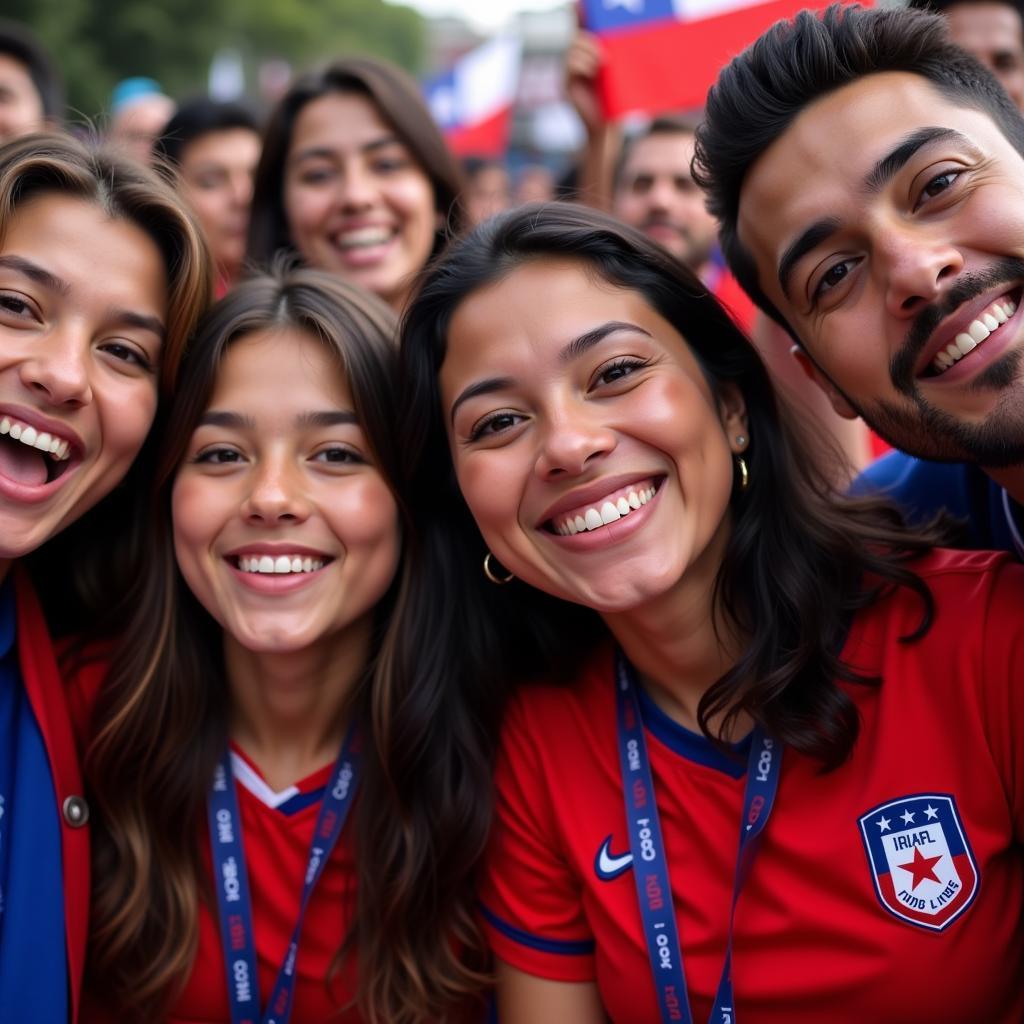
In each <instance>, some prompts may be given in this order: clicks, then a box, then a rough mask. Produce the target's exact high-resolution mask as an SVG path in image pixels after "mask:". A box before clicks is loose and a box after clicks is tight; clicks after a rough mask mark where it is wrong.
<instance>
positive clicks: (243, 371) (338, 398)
mask: <svg viewBox="0 0 1024 1024" xmlns="http://www.w3.org/2000/svg"><path fill="white" fill-rule="evenodd" d="M268 391H271V392H273V393H274V395H275V396H276V397H275V399H274V401H273V402H272V403H271V405H272V406H273V407H274V408H277V409H283V408H287V407H288V406H289V405H291V406H295V405H298V406H301V407H303V408H308V407H310V406H314V405H315V406H317V407H328V408H330V407H334V406H339V407H346V408H347V407H349V406H350V405H351V402H350V401H349V389H348V381H347V380H346V378H345V374H344V372H343V370H342V368H341V365H340V362H339V360H338V359H337V356H336V353H334V352H332V351H331V349H330V348H329V347H328V345H327V344H326V343H325V342H323V341H321V340H320V339H319V338H317V337H314V336H313V335H312V334H310V333H309V332H308V331H304V330H300V329H298V328H292V327H287V328H274V329H271V330H262V331H255V332H253V333H252V334H246V335H243V336H242V337H241V338H239V339H238V340H237V341H234V342H232V343H231V344H230V345H229V346H228V348H227V351H226V352H225V353H224V355H223V357H222V359H221V363H220V366H219V368H218V370H217V380H216V383H215V385H214V393H213V398H212V401H211V405H217V404H219V403H220V402H230V403H231V404H233V405H238V406H259V407H262V406H264V405H266V394H267V392H268Z"/></svg>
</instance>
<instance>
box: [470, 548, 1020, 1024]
mask: <svg viewBox="0 0 1024 1024" xmlns="http://www.w3.org/2000/svg"><path fill="white" fill-rule="evenodd" d="M916 568H917V569H918V571H919V572H921V574H922V575H924V576H925V577H926V579H927V581H928V583H929V585H930V587H931V588H932V591H933V593H934V595H935V600H936V618H935V621H934V624H933V625H932V628H931V629H930V631H929V632H928V633H927V635H926V636H925V638H924V639H922V640H921V641H919V642H916V643H902V642H901V638H902V637H903V636H904V635H906V634H908V633H910V632H911V631H912V630H913V629H914V628H916V626H917V624H918V622H919V618H920V611H921V608H920V602H919V601H918V600H917V598H916V597H914V596H913V595H912V594H910V593H909V592H908V591H905V590H899V591H897V592H895V593H894V594H892V595H891V596H890V597H888V598H887V599H885V600H884V601H883V602H881V603H878V604H876V605H875V606H873V607H872V608H870V609H868V610H866V611H864V612H862V613H861V614H860V615H859V616H858V617H857V619H856V621H855V623H854V625H853V627H852V630H851V633H850V636H849V638H848V641H847V644H846V647H845V651H844V656H845V659H846V660H847V662H848V663H851V664H853V665H854V666H855V667H857V668H859V669H860V670H861V671H864V672H866V673H870V674H880V675H881V676H882V679H883V682H882V685H881V686H880V687H877V688H876V687H869V686H864V685H846V686H844V689H845V690H846V692H847V693H848V694H849V695H850V696H851V697H852V698H853V700H854V702H855V704H856V706H857V708H858V711H859V713H860V716H861V722H862V730H861V734H860V738H859V739H858V741H857V744H856V746H855V748H854V751H853V754H852V756H851V758H850V759H849V760H848V761H847V762H846V763H845V764H843V765H842V766H841V767H840V768H838V769H836V770H835V771H833V772H831V773H829V774H822V773H821V772H820V770H819V766H818V764H817V762H814V761H812V760H810V759H808V758H806V757H802V756H800V755H799V754H797V753H796V752H794V751H793V750H786V751H785V752H784V756H783V768H782V778H781V782H780V787H779V793H778V796H777V798H776V802H775V809H774V811H773V813H772V816H771V819H770V820H769V822H768V825H767V827H766V829H765V832H764V838H763V842H762V845H761V848H760V851H759V853H758V856H757V859H756V861H755V863H754V866H753V870H752V872H751V874H750V876H749V879H748V881H747V884H746V885H745V887H744V889H743V891H742V895H741V896H740V899H739V903H738V906H737V911H736V923H735V947H734V948H735V952H734V958H733V981H734V986H735V998H736V1010H737V1017H738V1019H739V1020H741V1021H742V1020H745V1019H749V1020H752V1021H756V1022H757V1024H820V1022H821V1021H822V1020H825V1019H827V1020H828V1021H830V1022H832V1024H854V1022H856V1024H860V1022H862V1021H881V1020H885V1021H903V1020H905V1021H925V1020H934V1021H942V1022H943V1024H968V1022H970V1024H973V1022H976V1021H982V1020H983V1021H991V1022H993V1024H995V1022H1000V1024H1010V1022H1019V1021H1022V1020H1024V987H1022V986H1021V984H1020V977H1021V973H1020V972H1021V965H1022V963H1024V916H1022V908H1024V859H1022V857H1021V845H1022V842H1024V686H1022V685H1021V681H1022V680H1024V621H1022V619H1021V608H1022V607H1024V567H1021V566H1019V565H1016V564H1012V563H1010V562H1009V560H1008V559H1007V557H1006V556H1005V555H995V554H992V553H990V552H970V553H963V552H940V553H936V554H935V555H934V556H932V557H929V558H928V559H927V560H925V561H924V562H922V563H919V564H918V566H917V567H916ZM666 723H667V727H666ZM645 725H646V726H647V742H648V747H649V752H650V758H651V767H652V771H653V775H654V786H655V791H656V795H657V803H658V810H659V814H660V817H661V825H662V829H663V831H664V833H665V847H666V850H667V855H668V859H669V862H670V865H671V881H672V898H673V901H674V904H675V909H676V914H677V920H678V922H679V930H680V935H681V941H682V947H683V954H684V960H685V968H686V976H687V982H688V984H689V990H690V996H691V1007H692V1010H693V1019H694V1020H696V1021H706V1020H707V1019H708V1016H709V1013H710V1010H711V1001H712V996H713V993H714V990H715V988H716V986H717V983H718V979H719V974H720V972H721V969H722V960H723V956H724V952H725V937H726V931H727V921H728V914H729V904H730V898H731V892H732V880H733V869H734V864H735V858H736V847H737V832H738V824H739V818H740V812H741V806H742V792H743V786H744V781H745V780H744V779H743V778H737V777H735V776H734V775H731V774H728V773H727V772H726V771H723V770H722V769H721V766H720V763H716V762H715V759H714V758H713V757H712V756H710V755H708V754H707V751H708V750H712V749H713V748H711V747H710V744H709V743H708V742H707V740H705V739H703V738H702V737H697V736H695V735H694V734H693V733H688V732H687V731H686V730H684V729H682V728H681V727H680V726H678V725H676V724H675V723H673V722H671V720H670V719H668V717H667V716H665V715H664V714H663V713H661V718H660V719H659V718H658V716H657V714H656V713H651V714H650V715H648V713H647V711H646V710H645ZM695 751H699V752H700V753H699V754H698V753H695ZM719 758H721V755H719ZM496 779H497V788H498V806H497V821H496V825H495V829H494V835H493V838H492V843H491V848H490V851H489V856H488V866H487V871H486V874H485V880H484V885H483V890H482V902H483V906H484V908H485V916H486V918H487V921H486V927H487V932H488V936H489V938H490V940H491V942H492V945H493V948H494V951H495V953H496V954H497V956H499V957H500V958H502V959H503V960H505V961H507V962H508V963H510V964H512V965H514V966H516V967H518V968H519V969H521V970H523V971H526V972H528V973H531V974H535V975H539V976H542V977H547V978H553V979H557V980H564V981H584V980H591V979H593V980H596V982H597V984H598V987H599V990H600V994H601V997H602V1000H603V1002H604V1005H605V1008H606V1010H607V1012H608V1013H609V1015H610V1017H611V1019H612V1020H613V1021H615V1022H617V1024H627V1022H649V1021H653V1020H657V1019H658V1011H657V1007H656V1003H655V996H654V987H653V984H652V983H651V973H650V970H651V969H650V967H649V964H648V958H647V951H646V946H645V944H644V941H643V935H642V930H641V924H640V912H639V907H638V903H637V894H636V884H635V879H634V874H633V869H632V867H630V868H628V869H627V870H625V872H624V873H622V874H619V875H617V876H616V877H613V878H611V879H610V880H606V879H602V878H601V877H600V876H599V874H598V871H597V866H598V853H599V851H600V850H601V848H602V845H603V844H604V843H605V840H606V839H607V840H608V852H609V853H610V855H611V856H612V858H613V860H614V858H616V857H620V856H622V855H623V854H624V853H628V852H629V841H628V837H627V833H626V822H625V810H624V805H623V798H622V788H621V777H620V772H619V762H618V749H617V743H616V726H615V697H614V682H613V677H612V661H611V655H610V652H609V651H604V652H602V653H601V654H600V656H599V657H596V658H595V659H593V660H592V662H591V664H590V665H589V666H587V667H585V669H584V671H583V672H582V673H581V676H580V678H579V680H578V681H577V683H576V684H575V685H574V686H571V687H569V686H562V687H555V686H546V687H536V688H527V689H524V690H523V691H522V692H521V693H520V694H519V696H518V697H517V699H516V700H515V701H514V702H513V705H512V707H511V709H510V712H509V714H508V716H507V720H506V724H505V728H504V736H503V742H502V750H501V755H500V757H499V761H498V768H497V776H496ZM932 793H934V794H950V795H952V796H953V797H954V798H955V800H956V804H957V807H958V810H959V814H960V817H961V820H962V823H963V827H964V831H965V833H966V836H967V839H968V842H969V844H970V846H971V848H972V850H973V855H974V858H975V860H976V863H977V866H978V870H979V872H980V884H979V886H978V888H977V891H976V894H975V896H974V898H973V902H972V903H970V904H969V905H968V906H967V907H966V909H965V910H964V911H963V913H962V914H961V915H960V916H959V917H957V918H956V919H955V920H953V921H951V922H950V923H949V924H948V926H947V927H946V928H945V929H944V930H942V931H931V930H928V929H925V928H922V927H919V926H917V925H913V924H908V923H906V922H905V921H903V920H900V919H898V918H897V917H895V916H893V915H892V914H891V913H889V912H888V911H887V910H886V909H884V908H883V906H882V905H881V903H880V900H879V897H878V896H877V895H876V892H875V888H874V879H873V874H872V872H871V870H870V867H869V862H868V858H867V854H866V850H865V846H864V843H863V840H862V836H861V831H860V825H859V820H858V819H859V818H860V816H861V815H867V814H868V812H870V811H872V810H873V809H875V808H878V807H879V806H880V805H882V804H885V803H886V802H888V801H891V800H896V799H899V798H902V797H907V796H910V795H912V794H914V795H924V794H932ZM606 864H607V862H606ZM921 892H922V893H927V892H928V886H927V884H924V885H923V886H922V889H921ZM587 943H591V944H593V945H594V948H593V949H592V950H588V949H587V948H586V945H585V944H587ZM581 944H582V945H581Z"/></svg>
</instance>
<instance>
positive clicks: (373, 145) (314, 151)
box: [291, 135, 403, 163]
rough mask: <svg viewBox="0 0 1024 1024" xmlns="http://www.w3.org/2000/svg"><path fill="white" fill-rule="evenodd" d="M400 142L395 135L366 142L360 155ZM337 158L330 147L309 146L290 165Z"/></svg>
mask: <svg viewBox="0 0 1024 1024" xmlns="http://www.w3.org/2000/svg"><path fill="white" fill-rule="evenodd" d="M401 145H403V143H402V140H401V139H400V138H399V137H398V136H397V135H383V136H381V137H380V138H379V139H373V140H371V141H370V142H367V143H366V145H365V146H360V147H359V152H360V153H372V152H374V151H375V150H378V149H385V148H387V147H388V146H401ZM336 156H337V151H336V150H334V149H331V147H330V146H310V148H309V149H303V150H300V151H299V152H298V153H296V154H295V156H293V157H292V160H291V162H292V163H301V161H303V160H315V159H321V158H322V159H325V160H332V159H334V158H335V157H336Z"/></svg>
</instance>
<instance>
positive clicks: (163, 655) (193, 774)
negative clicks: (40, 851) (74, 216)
mask: <svg viewBox="0 0 1024 1024" xmlns="http://www.w3.org/2000/svg"><path fill="white" fill-rule="evenodd" d="M279 327H291V328H296V329H299V330H303V331H306V332H308V333H310V334H312V335H313V336H315V337H318V338H320V339H322V340H323V341H324V343H325V344H326V345H327V346H328V348H329V349H330V350H332V351H333V352H335V353H336V354H337V356H338V360H339V366H340V368H341V370H342V371H343V372H344V373H345V375H346V378H347V380H348V383H349V387H350V390H351V393H352V396H353V401H354V404H355V409H356V414H357V416H358V419H359V422H360V424H361V425H362V427H363V429H364V431H365V433H366V437H367V440H368V442H369V445H370V447H371V449H372V451H373V454H374V457H375V461H376V464H377V465H378V467H379V468H380V470H381V472H382V474H383V476H384V478H385V479H386V480H387V481H388V483H389V484H390V485H391V486H392V489H393V490H395V491H396V493H397V481H398V476H399V471H400V470H399V467H400V459H399V454H398V443H397V437H396V434H395V429H394V423H395V420H396V417H397V403H396V361H397V351H396V347H395V343H394V335H395V322H394V317H393V314H392V313H391V312H390V310H388V309H387V308H386V307H385V306H384V305H383V303H381V302H380V301H379V300H377V299H376V298H374V297H373V296H371V295H368V294H367V293H366V292H363V291H362V290H360V289H358V288H356V287H354V286H352V285H350V284H347V283H345V282H344V281H341V280H339V279H338V278H337V277H335V276H333V275H328V274H324V273H322V272H319V271H313V270H308V269H296V270H291V271H285V270H280V269H279V270H278V271H277V272H275V273H274V274H273V275H270V276H261V277H258V278H254V279H252V280H250V281H248V282H245V283H243V284H242V285H240V286H239V287H238V288H237V289H236V290H235V291H233V292H232V293H230V294H229V295H228V296H227V297H226V298H225V299H223V300H222V301H221V302H220V303H219V304H218V305H217V306H216V307H214V309H213V310H212V311H211V313H210V315H209V316H208V318H207V319H206V320H205V321H204V323H203V324H202V325H201V327H200V330H199V334H198V337H197V339H196V341H195V343H194V346H193V348H192V350H191V352H190V354H189V358H188V360H187V362H186V364H185V367H184V372H183V378H182V382H181V388H180V390H179V393H178V398H177V400H176V402H175V404H174V406H173V408H172V410H171V417H170V421H169V424H168V429H167V431H166V434H165V443H164V446H163V449H162V451H161V454H160V458H159V466H158V488H157V491H156V495H155V505H154V507H153V509H152V511H151V520H152V523H153V525H152V529H151V533H150V538H149V552H150V564H149V566H148V568H147V571H146V573H145V574H143V576H142V577H140V579H139V580H138V581H137V585H136V587H135V589H134V591H133V593H132V595H131V597H132V605H133V607H134V609H135V611H134V614H133V615H132V618H131V620H130V621H129V622H128V623H127V624H126V628H125V631H124V641H123V643H122V645H121V647H120V648H119V650H118V651H117V653H116V655H115V658H114V661H113V665H112V668H111V671H110V674H109V677H108V680H107V682H106V684H105V685H104V688H103V690H102V692H101V694H100V698H99V701H98V703H97V707H96V711H95V714H94V720H93V735H94V739H93V741H92V743H91V745H90V747H89V750H88V754H87V758H86V777H87V780H88V784H89V788H90V792H91V798H92V801H93V803H94V806H95V808H96V810H97V812H98V813H97V816H96V820H95V831H94V868H95V869H94V872H93V878H94V880H95V885H94V891H93V932H92V940H91V945H90V955H91V962H90V970H91V982H90V984H92V985H94V986H95V988H96V990H97V992H98V993H101V994H102V996H103V998H107V999H110V998H112V1000H113V1001H114V1002H115V1003H116V1004H117V1008H118V1010H119V1011H120V1012H123V1013H127V1014H128V1015H129V1016H133V1017H134V1018H135V1019H139V1020H152V1019H155V1018H157V1017H159V1016H160V1015H161V1014H162V1013H165V1012H166V1010H167V1008H168V1006H169V1005H170V1003H171V1002H172V1001H173V999H174V998H175V996H176V995H177V994H178V992H179V991H180V987H181V986H182V985H183V984H184V983H185V981H186V980H187V978H188V973H189V971H190V969H191V967H192V962H193V960H194V957H195V951H196V942H197V938H198V906H199V895H197V894H202V895H203V896H204V898H207V899H209V898H211V896H210V893H209V892H208V891H207V889H208V886H207V885H206V883H205V882H204V879H205V877H206V876H205V871H204V869H203V859H202V851H201V849H200V845H201V844H200V843H199V842H198V840H197V839H196V836H197V832H198V831H199V830H200V828H201V822H202V812H203V807H204V804H205V800H206V795H207V791H208V787H209V782H210V779H211V778H212V773H213V769H214V765H215V762H216V759H217V757H218V756H219V755H220V753H221V751H222V750H223V747H224V743H225V742H226V738H227V713H228V707H227V700H228V698H227V683H226V678H225V671H224V665H223V655H222V631H221V629H220V627H219V626H218V625H217V624H216V623H215V622H214V621H213V619H212V618H211V617H210V616H209V615H208V614H207V613H206V611H205V610H204V609H203V608H202V607H201V606H200V604H199V603H198V601H197V600H196V599H195V597H193V595H192V594H191V592H190V591H189V589H188V587H187V585H186V584H185V582H184V580H183V579H182V577H181V575H180V574H179V573H178V571H177V568H176V566H175V561H174V553H173V547H172V542H171V522H170V506H169V502H170V490H171V487H172V485H173V480H174V476H175V473H176V470H177V468H178V466H179V465H180V463H181V460H182V458H183V456H184V453H185V450H186V447H187V445H188V443H189V439H190V437H191V435H192V432H193V430H194V428H195V426H196V423H197V422H198V420H199V418H200V416H201V415H202V413H203V412H204V411H205V409H206V407H207V406H208V404H209V401H210V396H211V394H212V392H213V388H214V386H215V383H216V376H217V372H218V368H219V366H220V363H221V360H222V358H223V354H224V352H225V351H226V349H227V348H228V347H229V346H230V345H231V344H232V343H233V342H234V341H235V340H237V339H239V338H241V337H243V336H246V335H251V334H252V333H254V332H257V331H261V330H266V329H271V328H279ZM399 505H400V511H401V512H402V515H403V518H404V520H405V523H406V529H408V523H409V517H408V514H407V512H406V511H405V510H404V509H402V507H401V502H400V501H399ZM400 578H401V577H399V579H400ZM399 585H400V583H399V582H398V581H396V583H395V584H394V585H393V589H392V592H391V593H389V594H388V595H386V596H385V598H384V599H383V601H382V602H381V605H379V606H378V609H377V630H376V635H375V637H374V640H373V647H374V649H376V647H378V646H379V644H380V633H381V632H382V630H383V626H384V624H385V622H386V620H387V617H388V611H389V609H390V606H391V605H392V603H393V600H394V590H395V589H397V588H398V587H399ZM373 668H374V666H373V662H372V657H371V663H370V664H369V665H367V666H366V671H365V673H364V675H363V677H362V678H361V679H360V681H359V683H358V684H357V687H356V690H355V693H354V695H353V697H352V700H353V715H354V716H355V718H356V720H358V721H360V722H362V723H363V724H364V726H365V733H364V746H365V749H366V755H365V761H366V768H365V774H364V781H363V786H364V788H363V792H362V794H361V796H360V799H359V801H358V803H357V810H356V819H355V826H356V830H355V846H356V861H357V864H358V870H359V885H358V896H357V908H356V918H355V922H354V925H353V926H352V928H351V929H350V932H349V936H348V940H347V942H346V948H348V949H351V948H352V947H355V952H356V953H357V956H358V960H359V967H360V970H359V978H360V981H359V993H358V1002H359V1005H360V1007H361V1009H362V1010H363V1013H364V1015H365V1016H366V1018H367V1019H368V1020H374V1021H380V1020H387V1021H418V1020H424V1019H428V1016H429V1012H430V1011H432V1010H434V1011H438V1012H439V1013H440V1014H441V1015H443V1014H444V1012H445V1011H447V1010H450V1008H451V1003H452V1002H455V1001H458V1000H459V999H460V998H461V997H464V996H465V994H466V993H467V992H470V991H475V990H476V989H477V988H478V987H479V981H474V980H472V979H470V980H467V979H466V978H465V977H463V975H464V974H465V970H464V969H463V968H462V967H461V965H460V966H459V967H458V970H457V971H456V969H455V968H452V967H449V969H448V971H447V972H446V971H445V970H443V969H442V968H443V967H444V966H445V965H446V964H448V963H449V961H451V962H457V957H456V959H455V960H452V958H451V957H446V956H444V955H440V954H439V951H438V947H445V946H446V945H447V947H448V949H449V950H454V951H456V952H457V950H458V936H457V935H456V934H454V933H453V931H452V930H451V929H447V930H446V929H445V927H444V925H445V921H444V919H443V915H439V918H440V919H439V920H438V919H435V920H433V921H431V922H430V925H431V926H432V927H433V938H434V950H433V952H432V956H427V957H426V958H425V959H424V960H423V961H422V962H420V961H413V962H411V963H406V962H405V960H404V959H403V953H404V951H405V949H406V945H407V941H406V940H407V936H408V935H409V934H410V933H413V932H415V933H417V934H418V933H419V932H420V931H422V930H423V929H424V928H425V927H426V926H427V924H426V923H425V922H424V921H423V920H422V919H421V917H420V914H421V913H422V909H421V908H423V907H424V906H425V905H430V907H431V909H432V903H431V898H432V897H433V896H435V895H436V896H437V897H438V898H439V899H440V900H441V902H442V904H443V905H444V906H445V907H448V906H449V905H450V904H456V905H461V906H463V907H464V908H466V907H470V906H471V905H472V895H471V893H470V891H469V890H468V888H466V886H465V885H464V884H463V882H462V880H461V879H460V878H459V876H458V875H457V872H456V871H454V870H453V869H452V868H451V867H450V866H449V865H447V864H444V863H438V862H437V861H436V859H435V856H436V855H435V847H440V848H441V849H444V848H446V844H447V843H448V842H449V839H448V837H442V839H440V840H437V841H434V840H433V836H434V833H435V832H437V831H439V830H441V829H442V828H443V827H444V826H445V824H446V823H447V821H449V820H450V818H451V814H450V812H449V810H448V807H447V804H446V801H445V798H444V794H443V793H441V794H439V792H438V790H437V788H436V787H434V788H428V789H426V790H420V791H419V793H418V794H417V796H420V797H422V798H423V799H427V800H430V801H431V807H430V808H429V809H428V808H417V812H418V814H419V815H420V817H421V819H422V821H423V822H425V823H426V824H425V828H424V831H423V833H422V835H420V834H418V835H417V837H416V840H417V841H416V842H414V843H413V844H412V848H411V850H410V857H409V859H408V860H407V861H406V862H405V863H403V864H402V865H401V868H400V869H396V870H395V871H394V872H393V873H390V874H388V873H385V872H384V871H382V868H381V864H380V858H379V856H378V844H382V845H385V846H387V845H389V844H390V845H394V844H395V843H400V842H401V841H402V839H403V838H404V836H405V834H406V831H407V828H408V823H407V822H406V821H404V820H402V819H401V818H399V817H398V816H396V815H393V814H391V813H390V811H389V806H390V803H391V801H392V796H391V790H392V787H393V780H392V778H391V776H390V774H389V769H388V765H387V762H386V760H384V759H382V758H381V757H379V756H377V750H378V748H379V746H380V744H379V742H378V739H377V736H378V733H379V732H380V731H381V730H384V731H387V728H388V724H389V721H390V715H391V699H390V694H389V693H388V692H387V690H386V689H385V690H383V691H381V690H379V689H378V685H377V682H376V680H375V679H374V674H373ZM417 742H419V743H421V744H422V749H423V750H425V751H426V752H427V753H429V754H432V753H433V751H434V749H435V748H436V747H437V746H438V739H437V738H436V737H433V736H428V737H417ZM430 761H431V759H430V758H428V759H427V766H426V768H425V769H424V770H425V771H427V770H430V768H431V764H430ZM428 894H429V895H428ZM394 905H397V906H399V907H400V908H401V909H402V911H403V913H401V914H400V915H399V916H398V917H397V918H394V917H392V916H391V915H389V914H388V913H387V912H386V911H385V912H384V913H382V912H381V908H382V907H384V908H390V907H392V906H394ZM338 910H339V915H340V914H341V913H342V912H343V908H340V907H339V908H338ZM467 912H468V911H467ZM385 925H386V927H385ZM439 964H440V965H441V966H440V967H438V965H439ZM453 972H455V975H456V976H455V977H454V981H453V980H452V979H453ZM108 994H109V995H108ZM395 1009H397V1011H400V1012H395V1013H392V1012H391V1011H392V1010H395ZM435 1016H436V1014H435Z"/></svg>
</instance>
